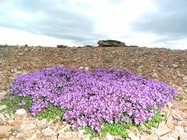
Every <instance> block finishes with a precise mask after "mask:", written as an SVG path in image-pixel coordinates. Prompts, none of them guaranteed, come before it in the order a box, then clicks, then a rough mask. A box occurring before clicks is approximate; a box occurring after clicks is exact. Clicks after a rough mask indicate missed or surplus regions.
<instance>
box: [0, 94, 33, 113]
mask: <svg viewBox="0 0 187 140" xmlns="http://www.w3.org/2000/svg"><path fill="white" fill-rule="evenodd" d="M4 98H5V100H2V101H1V103H0V105H6V106H7V108H6V109H4V110H2V111H6V112H7V113H8V114H9V115H10V116H11V115H12V114H13V113H15V111H16V110H17V109H20V108H24V109H25V110H27V111H29V108H30V107H31V105H32V98H31V96H28V97H21V96H17V95H14V94H6V95H5V97H4ZM21 101H23V102H25V106H22V107H21V106H20V105H19V103H20V102H21Z"/></svg>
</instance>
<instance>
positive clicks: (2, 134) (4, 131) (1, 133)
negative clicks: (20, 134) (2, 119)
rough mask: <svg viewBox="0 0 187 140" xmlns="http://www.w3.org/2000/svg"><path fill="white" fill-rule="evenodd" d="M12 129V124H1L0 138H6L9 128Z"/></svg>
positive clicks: (9, 131)
mask: <svg viewBox="0 0 187 140" xmlns="http://www.w3.org/2000/svg"><path fill="white" fill-rule="evenodd" d="M12 129H13V127H12V126H3V125H0V130H1V131H0V138H6V137H8V135H9V134H10V133H11V130H12Z"/></svg>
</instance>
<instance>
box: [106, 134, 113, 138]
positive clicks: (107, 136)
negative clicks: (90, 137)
mask: <svg viewBox="0 0 187 140" xmlns="http://www.w3.org/2000/svg"><path fill="white" fill-rule="evenodd" d="M106 139H107V140H114V138H113V136H112V135H111V134H109V133H107V135H106Z"/></svg>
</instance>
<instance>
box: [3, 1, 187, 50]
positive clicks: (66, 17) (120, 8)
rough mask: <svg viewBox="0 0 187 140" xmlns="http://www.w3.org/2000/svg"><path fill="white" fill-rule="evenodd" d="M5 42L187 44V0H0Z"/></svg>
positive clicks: (179, 45)
mask: <svg viewBox="0 0 187 140" xmlns="http://www.w3.org/2000/svg"><path fill="white" fill-rule="evenodd" d="M0 6H1V8H0V15H1V16H0V44H1V45H4V44H8V45H25V44H28V45H29V46H39V45H40V46H51V47H53V46H54V47H56V46H57V45H60V44H63V45H68V46H84V45H94V46H97V41H98V40H103V39H114V40H119V41H123V42H125V43H126V44H127V45H138V46H140V47H145V46H146V47H157V48H170V49H187V0H0Z"/></svg>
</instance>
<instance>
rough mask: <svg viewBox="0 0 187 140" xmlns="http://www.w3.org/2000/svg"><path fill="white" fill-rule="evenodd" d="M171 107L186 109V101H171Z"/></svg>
mask: <svg viewBox="0 0 187 140" xmlns="http://www.w3.org/2000/svg"><path fill="white" fill-rule="evenodd" d="M171 108H172V109H175V108H177V109H179V110H187V102H175V103H173V106H172V107H171Z"/></svg>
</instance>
